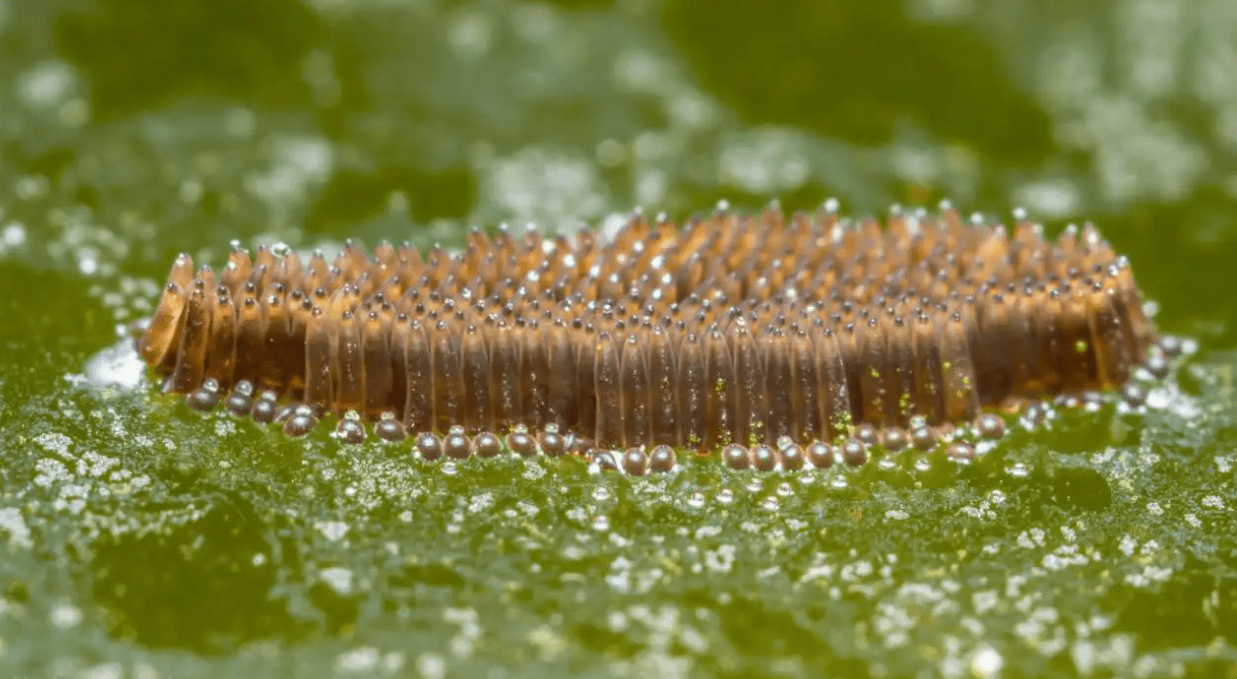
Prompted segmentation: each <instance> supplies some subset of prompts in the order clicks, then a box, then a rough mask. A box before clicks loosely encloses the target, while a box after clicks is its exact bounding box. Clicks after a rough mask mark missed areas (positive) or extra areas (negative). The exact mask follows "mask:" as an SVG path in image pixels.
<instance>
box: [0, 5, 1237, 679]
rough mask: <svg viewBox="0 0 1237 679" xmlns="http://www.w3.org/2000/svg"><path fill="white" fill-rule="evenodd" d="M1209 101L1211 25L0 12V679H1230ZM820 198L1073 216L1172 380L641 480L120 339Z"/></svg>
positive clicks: (989, 15)
mask: <svg viewBox="0 0 1237 679" xmlns="http://www.w3.org/2000/svg"><path fill="white" fill-rule="evenodd" d="M1235 74H1237V3H1234V2H1232V1H1231V0H1094V1H1088V2H1065V1H1062V0H1057V1H1052V2H1043V1H1040V0H1002V1H1001V2H982V1H981V0H872V1H867V2H857V1H853V0H803V1H799V2H795V1H792V0H766V1H765V2H762V3H755V2H744V1H733V2H732V1H729V0H725V1H722V0H558V1H552V2H523V1H516V0H478V1H476V2H466V1H463V0H405V1H396V0H263V1H262V2H252V1H250V0H209V1H208V0H175V1H171V0H165V1H163V2H156V1H147V0H93V1H91V0H0V289H3V290H4V291H5V292H4V294H3V295H0V309H2V310H3V312H4V313H3V316H0V318H2V320H0V346H3V351H4V355H3V360H2V362H0V676H3V677H44V676H48V677H84V678H85V677H88V678H91V679H112V678H116V679H119V678H120V677H134V678H141V679H147V678H153V677H218V676H251V677H267V676H272V677H273V676H286V677H293V676H295V677H302V676H304V677H331V676H340V677H404V676H409V677H418V676H419V677H426V678H427V679H438V678H440V677H492V678H494V679H500V678H503V677H522V676H536V677H590V676H631V677H679V676H683V677H687V676H718V677H740V676H743V677H747V676H760V677H794V676H838V677H851V676H855V677H865V676H870V677H903V676H908V677H909V676H914V677H931V676H943V677H953V678H961V677H987V676H992V677H996V676H1005V677H1022V676H1061V677H1075V676H1081V677H1090V676H1102V677H1108V676H1122V677H1125V676H1129V677H1153V676H1168V675H1178V676H1179V675H1189V676H1227V677H1230V678H1232V677H1237V669H1234V667H1237V651H1235V650H1234V643H1235V642H1237V521H1235V520H1234V513H1233V512H1234V505H1235V504H1237V493H1235V492H1234V474H1235V472H1234V465H1235V464H1237V407H1235V406H1234V368H1235V366H1237V351H1234V348H1237V341H1235V340H1237V337H1235V335H1234V332H1235V328H1237V298H1235V295H1234V289H1235V286H1234V283H1237V275H1235V274H1234V270H1235V269H1237V76H1235ZM829 196H836V197H838V198H839V199H840V200H841V201H842V205H843V207H844V210H845V211H847V212H850V213H857V214H866V213H881V212H883V211H884V210H885V209H887V207H888V206H889V205H890V204H891V203H901V204H905V205H928V206H931V205H935V204H936V202H937V201H939V200H940V199H942V198H945V197H948V198H950V199H952V200H953V201H954V203H955V204H956V205H958V206H959V207H960V208H962V209H963V210H966V211H971V210H978V211H982V212H984V213H985V214H988V215H994V216H996V217H997V218H1003V217H1004V216H1006V215H1008V214H1009V212H1010V210H1011V209H1012V208H1013V207H1014V206H1025V207H1026V208H1028V209H1029V210H1030V211H1031V213H1032V214H1033V215H1034V216H1035V217H1036V218H1038V219H1040V220H1042V221H1044V222H1046V223H1047V224H1049V226H1050V227H1051V228H1057V227H1059V226H1061V225H1062V224H1065V223H1067V222H1070V221H1080V220H1084V219H1093V220H1095V221H1096V222H1097V223H1098V224H1099V226H1100V227H1101V229H1102V230H1103V232H1104V233H1105V234H1106V236H1108V238H1109V239H1110V240H1111V241H1112V242H1113V243H1114V245H1115V246H1116V248H1117V249H1118V250H1119V251H1121V252H1124V253H1126V254H1128V255H1129V256H1130V258H1131V260H1132V261H1133V263H1134V267H1135V269H1134V270H1135V272H1136V275H1137V277H1138V280H1139V282H1140V284H1141V285H1142V287H1143V288H1144V290H1145V292H1146V294H1147V297H1148V298H1149V299H1150V300H1153V301H1154V302H1155V303H1156V304H1157V306H1158V309H1159V313H1158V315H1157V317H1156V319H1157V323H1158V324H1159V326H1160V327H1161V329H1163V330H1165V331H1167V332H1170V333H1173V334H1180V335H1185V336H1189V337H1191V338H1194V339H1195V340H1197V343H1198V346H1199V351H1198V352H1197V353H1196V354H1195V355H1194V356H1193V357H1191V358H1190V360H1189V361H1187V363H1186V365H1185V366H1183V367H1182V368H1181V369H1180V370H1179V371H1177V373H1176V374H1174V375H1173V376H1172V377H1171V378H1170V379H1169V380H1167V381H1166V382H1165V383H1163V384H1162V385H1160V386H1158V387H1157V388H1156V389H1154V390H1153V392H1152V395H1151V396H1152V397H1151V399H1150V406H1149V407H1148V408H1146V409H1143V410H1139V411H1133V410H1131V409H1129V408H1125V407H1118V406H1117V405H1116V404H1114V403H1112V402H1107V403H1106V404H1105V405H1104V406H1103V407H1102V408H1100V409H1099V410H1098V411H1097V412H1087V413H1077V412H1061V413H1058V417H1057V418H1056V419H1055V420H1054V421H1053V422H1052V423H1051V426H1050V427H1048V428H1047V429H1046V430H1040V431H1034V432H1027V431H1024V430H1023V429H1022V428H1020V427H1017V426H1015V427H1014V430H1013V432H1012V433H1011V435H1010V436H1009V437H1007V438H1006V439H1005V440H1004V441H1002V442H1001V443H1000V444H999V445H998V446H996V447H995V448H994V449H992V450H989V451H987V452H986V454H985V455H984V457H983V458H982V460H981V461H980V462H979V463H978V464H975V465H971V466H969V467H955V466H953V465H949V464H945V463H944V461H943V460H941V459H939V458H938V457H934V456H929V457H926V458H921V459H919V460H918V461H915V460H907V461H906V462H905V463H902V464H892V465H885V466H880V465H876V464H872V465H868V466H867V467H865V468H863V469H861V470H858V471H845V470H843V471H837V470H832V471H830V472H827V473H826V472H810V473H803V474H797V475H781V474H770V475H754V474H753V475H749V474H739V473H733V472H727V471H724V470H721V469H719V468H718V467H719V465H717V464H715V463H714V461H710V460H702V461H688V462H687V463H685V464H684V466H683V469H682V470H681V471H680V473H678V474H676V475H673V476H672V477H671V478H660V479H627V478H621V477H616V476H613V475H607V476H605V477H602V476H598V475H590V474H589V473H588V470H587V469H586V467H585V466H584V465H583V464H582V463H580V462H579V461H577V460H561V461H555V462H547V461H534V462H530V463H525V462H523V461H519V460H504V461H500V462H491V463H487V464H482V463H480V462H478V461H475V460H474V461H469V462H468V463H464V464H461V465H458V466H457V467H448V468H442V467H437V468H429V467H423V466H421V465H420V463H417V462H414V461H411V460H409V459H408V458H407V451H406V450H404V449H400V448H393V447H390V446H387V447H383V446H378V445H375V444H368V445H366V446H363V447H361V448H359V449H348V450H341V449H340V447H339V445H338V444H337V443H336V442H335V441H333V440H332V439H330V438H329V437H327V436H326V434H325V432H324V431H320V432H318V433H317V434H315V435H314V436H312V437H310V439H308V440H302V441H291V440H288V439H286V438H285V437H283V436H281V435H279V434H277V433H276V432H273V431H271V432H268V431H264V430H261V429H259V428H258V427H256V426H252V425H251V424H248V423H241V422H234V421H231V420H229V419H228V418H226V417H223V416H214V415H211V416H203V415H200V414H197V413H191V412H189V411H188V410H187V409H186V408H185V406H184V405H183V404H182V403H180V402H179V401H178V400H176V399H165V398H162V397H160V396H158V395H157V394H155V393H153V391H152V390H151V389H150V388H149V385H147V384H145V383H142V384H136V385H135V384H134V382H135V380H136V379H137V378H138V376H139V375H140V374H141V371H140V369H138V368H136V367H135V366H134V365H133V364H132V363H131V355H129V354H127V353H126V351H125V349H124V347H125V345H124V342H123V341H122V340H119V339H118V337H119V334H120V332H121V329H122V327H123V325H124V324H126V323H127V322H129V321H130V320H132V319H133V318H136V317H138V316H141V315H143V314H147V313H149V311H150V307H151V304H152V302H153V301H154V300H155V297H156V295H157V292H158V288H159V286H160V285H161V284H162V281H163V276H164V275H165V273H166V270H167V267H168V265H169V263H170V262H171V260H172V258H173V257H174V256H175V254H176V253H178V252H180V251H188V252H190V253H192V254H194V256H195V258H199V259H201V258H205V259H206V260H208V261H213V262H215V263H219V262H221V261H222V259H223V255H224V253H225V252H226V251H227V248H228V243H229V241H231V240H232V239H239V240H240V241H241V242H242V243H245V244H247V245H253V244H257V243H269V242H276V241H283V242H286V243H289V244H291V245H292V246H294V247H297V248H308V247H316V246H327V247H329V246H331V245H337V244H338V243H339V242H340V241H341V240H342V239H343V238H346V237H350V236H351V237H359V238H361V239H362V240H363V241H365V242H367V243H370V244H373V243H375V242H377V241H378V240H380V239H384V238H387V239H392V240H400V239H411V240H413V241H415V242H417V243H418V244H425V245H428V244H432V243H434V242H441V243H444V244H454V243H458V242H460V240H461V235H462V233H463V232H464V230H465V229H466V228H467V227H469V226H473V225H478V226H485V227H493V226H495V225H497V224H499V223H500V222H510V223H513V224H522V223H525V222H535V223H537V224H538V225H540V227H541V228H544V229H548V230H574V229H576V228H578V227H579V226H581V225H584V224H598V223H602V222H604V221H606V220H608V219H615V218H617V217H618V216H620V215H622V214H623V213H625V212H626V211H628V210H630V209H631V208H632V207H633V206H636V205H641V206H644V208H645V209H646V210H650V211H660V210H665V211H667V212H669V213H671V214H672V215H673V216H675V217H679V218H682V217H687V216H690V215H692V214H695V213H699V212H702V211H705V210H708V209H709V208H710V207H711V206H712V205H713V204H714V203H716V201H718V200H719V199H727V200H729V201H730V202H731V203H732V204H734V205H737V206H740V207H744V208H758V207H760V206H762V205H764V204H765V203H767V202H768V201H769V200H770V199H773V198H777V199H779V200H780V201H781V203H782V205H783V207H784V208H786V209H787V210H794V209H812V208H815V207H816V206H817V205H819V204H820V202H821V201H822V200H823V199H824V198H826V197H829ZM916 462H917V463H918V464H916Z"/></svg>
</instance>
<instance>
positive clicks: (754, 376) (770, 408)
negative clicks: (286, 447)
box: [137, 208, 1154, 473]
mask: <svg viewBox="0 0 1237 679" xmlns="http://www.w3.org/2000/svg"><path fill="white" fill-rule="evenodd" d="M1153 340H1154V330H1153V328H1152V326H1151V325H1150V323H1149V322H1148V319H1147V318H1146V316H1145V315H1144V314H1143V311H1142V304H1141V301H1140V298H1139V293H1138V290H1137V288H1136V287H1135V284H1134V278H1133V275H1132V273H1131V271H1130V266H1129V264H1128V263H1127V261H1126V260H1125V259H1124V258H1122V257H1119V256H1117V255H1116V254H1115V253H1114V252H1113V251H1112V249H1111V248H1110V247H1109V245H1108V244H1107V243H1106V242H1105V241H1104V240H1103V239H1102V238H1101V237H1100V235H1099V233H1098V232H1097V231H1096V230H1095V228H1094V227H1092V226H1090V225H1087V226H1085V227H1083V228H1082V229H1081V230H1079V229H1074V228H1070V229H1067V230H1066V231H1065V232H1064V233H1062V234H1061V236H1060V237H1059V238H1058V239H1057V240H1056V241H1055V242H1051V241H1047V240H1045V239H1044V237H1043V235H1042V230H1041V229H1040V228H1039V227H1038V226H1037V225H1034V224H1032V223H1030V222H1028V221H1026V220H1025V219H1020V220H1018V221H1017V222H1016V223H1015V224H1014V225H1013V228H1012V229H1007V228H1006V227H1004V226H1000V225H983V224H978V223H963V221H962V220H961V219H959V216H958V214H957V213H956V212H954V211H953V210H952V209H949V208H943V209H942V210H941V211H940V212H939V213H935V214H927V213H919V214H914V215H910V214H901V213H898V212H895V213H894V214H893V215H892V216H890V217H889V219H888V220H887V221H886V223H885V225H884V226H883V227H882V225H881V224H880V223H878V222H877V221H876V220H874V219H864V220H861V221H858V222H849V221H847V220H841V219H839V217H838V215H837V214H836V213H835V212H833V211H830V210H821V211H820V212H818V213H816V214H814V215H809V214H796V215H794V216H793V217H791V218H790V219H789V220H786V219H784V218H783V216H782V214H781V213H780V212H779V211H777V210H776V209H770V210H766V211H765V212H763V213H761V214H759V215H744V214H735V213H732V212H727V211H718V212H716V213H714V214H713V215H711V216H710V217H708V218H705V219H696V220H693V221H690V222H688V223H687V224H686V225H685V226H684V227H683V228H678V227H676V226H675V225H674V224H673V223H671V222H670V221H668V220H666V219H657V220H655V221H654V222H649V221H647V220H646V219H645V218H644V217H642V216H639V215H637V216H635V217H633V218H632V219H631V220H630V221H629V222H628V223H627V224H626V226H625V227H623V228H622V229H620V230H619V231H618V233H617V234H615V235H614V237H613V238H607V237H605V236H604V235H602V234H601V233H598V232H590V231H581V232H580V233H579V234H578V235H576V236H575V237H574V238H568V237H565V236H554V237H548V236H543V235H541V234H538V233H536V232H531V231H530V232H528V233H525V234H523V235H515V234H512V233H511V232H509V231H507V230H501V231H499V232H498V234H497V236H496V237H494V238H490V237H489V236H487V235H486V234H484V233H482V232H480V231H473V232H472V233H470V234H469V236H468V244H467V247H466V249H465V250H464V251H463V252H462V253H461V254H457V255H451V254H448V253H447V252H445V251H444V250H442V249H440V248H434V249H432V250H429V251H428V252H424V253H423V252H420V251H418V250H417V249H416V248H414V247H411V246H409V245H404V246H401V247H393V246H391V245H389V244H382V245H379V246H378V247H377V249H376V250H375V252H374V254H373V255H372V256H367V255H366V253H365V252H364V251H363V250H362V248H361V247H360V246H358V245H357V244H355V243H349V244H348V245H347V246H346V247H345V248H344V249H343V251H342V252H341V253H340V254H339V256H338V257H336V258H335V260H334V262H327V261H326V259H324V258H323V256H322V255H321V254H320V253H319V254H315V255H314V256H312V257H310V258H309V260H308V261H302V260H301V258H300V257H298V256H297V255H296V254H292V253H286V254H277V253H276V252H275V251H273V250H271V249H267V248H258V250H257V253H256V255H255V256H254V257H252V258H251V257H250V255H249V254H248V253H247V252H246V251H244V250H240V249H236V250H233V252H232V253H231V255H230V256H229V259H228V263H227V266H226V267H225V268H224V269H223V270H222V271H221V272H220V273H218V274H216V273H215V272H214V271H212V270H211V269H210V268H209V267H205V266H203V267H202V268H200V269H198V270H197V271H196V272H195V271H194V266H193V262H192V259H191V258H190V257H189V256H188V255H181V256H180V257H179V258H178V259H177V260H176V262H175V263H174V264H173V266H172V271H171V275H170V277H169V281H168V284H167V287H166V288H165V289H164V291H163V295H162V298H161V299H160V301H159V306H158V309H157V310H156V312H155V314H154V317H153V318H152V319H151V321H150V324H149V326H148V327H147V329H146V331H145V333H144V335H143V336H141V337H140V338H139V339H138V342H137V344H138V350H139V352H140V354H141V356H142V357H143V358H144V359H145V361H146V362H147V363H148V364H149V365H150V366H152V367H153V368H154V369H155V370H156V371H157V372H159V373H160V374H161V375H163V376H165V381H164V388H165V391H171V392H176V393H182V394H190V402H191V404H193V405H195V407H201V408H209V407H213V406H214V405H215V403H217V402H219V401H220V394H221V393H222V392H224V391H227V390H230V391H231V393H230V394H229V395H228V397H227V399H226V400H225V401H224V403H225V405H226V407H227V408H228V410H229V411H231V412H233V413H235V414H248V413H253V415H254V417H255V418H257V419H260V420H262V419H265V420H266V421H271V420H272V419H276V420H280V421H284V422H285V430H287V431H289V433H292V434H303V433H305V432H307V431H309V429H311V428H312V427H313V423H314V422H315V421H316V418H317V417H320V416H322V415H323V414H326V413H335V414H341V413H345V412H347V411H356V412H358V413H360V414H361V415H362V416H363V417H364V418H366V419H368V420H371V421H374V422H378V423H380V424H381V426H379V427H377V428H376V429H375V432H376V433H377V434H378V435H379V436H381V437H382V438H384V439H388V440H401V439H404V438H405V436H407V435H409V434H416V433H431V432H435V433H437V435H438V436H439V437H441V440H442V441H443V443H442V444H440V445H436V446H434V451H435V454H436V455H438V454H441V453H442V451H443V450H445V451H446V453H447V454H448V455H452V456H453V457H467V456H468V455H469V454H471V453H472V451H473V450H474V448H475V449H476V450H477V451H478V454H481V453H482V451H484V452H485V453H486V454H488V453H489V452H490V451H491V449H492V448H493V447H494V446H495V445H496V442H497V439H496V438H495V437H494V435H493V434H490V433H489V432H493V431H500V432H512V433H513V434H515V435H516V438H518V439H519V441H517V443H518V444H519V446H521V447H528V448H530V449H537V448H540V447H542V446H550V447H551V448H552V449H553V450H554V451H560V450H561V451H565V452H581V451H585V450H589V449H591V448H593V447H597V448H601V449H615V450H626V449H632V448H638V449H640V453H641V455H644V450H646V449H653V447H654V446H656V445H659V444H668V445H670V446H675V447H679V448H689V449H695V450H697V451H699V452H717V451H721V450H722V449H723V448H725V447H726V446H728V445H732V444H738V445H740V446H742V447H744V450H747V448H748V447H753V449H755V450H756V452H757V453H758V455H756V456H755V457H752V456H749V455H746V454H744V455H740V454H739V452H738V451H734V452H733V454H732V455H731V457H733V458H734V463H735V464H740V463H745V462H747V461H749V460H750V463H751V464H754V465H756V466H760V467H763V466H765V465H769V464H773V463H772V462H769V461H768V460H767V459H766V458H768V457H769V455H770V454H771V451H778V455H780V456H785V455H786V452H785V451H787V450H789V451H790V456H791V457H794V458H795V459H794V460H792V462H793V465H801V464H802V458H803V457H804V455H803V450H804V449H807V450H808V455H807V457H808V458H809V459H810V460H817V459H821V460H823V459H825V458H824V457H822V453H820V452H818V451H816V450H815V449H813V448H807V446H809V444H812V443H813V442H818V441H825V442H829V441H834V440H838V439H840V438H841V437H846V436H851V435H853V434H854V433H855V431H856V430H858V429H859V428H860V427H859V426H860V425H863V424H866V425H869V426H867V427H863V431H864V433H865V435H864V437H861V441H860V442H861V443H863V440H864V439H867V438H873V437H877V436H878V433H879V436H880V437H882V440H883V439H884V438H887V439H889V442H890V446H892V447H895V448H902V447H909V446H910V445H912V444H914V445H915V446H917V447H920V446H921V443H922V442H923V441H925V440H926V441H928V442H929V444H930V445H931V444H934V442H935V437H934V436H932V434H931V432H932V431H933V430H935V431H939V430H941V429H942V428H948V426H949V425H951V424H969V423H971V422H974V421H975V419H976V417H977V416H978V415H979V412H980V409H981V408H984V407H985V406H996V407H999V406H1002V405H1007V404H1009V403H1010V402H1012V401H1022V400H1034V399H1039V398H1044V397H1049V396H1053V395H1058V394H1063V393H1071V392H1082V391H1090V390H1099V389H1104V388H1109V387H1114V386H1120V385H1124V384H1125V383H1126V382H1127V380H1128V379H1129V377H1130V373H1131V371H1132V370H1133V369H1134V368H1135V367H1136V366H1138V365H1139V364H1140V363H1142V362H1143V361H1144V360H1145V359H1146V357H1147V355H1148V350H1149V348H1150V347H1151V345H1152V342H1153ZM276 404H278V406H277V405H276ZM343 421H344V422H348V423H349V424H347V425H343V426H344V428H345V429H346V430H347V431H342V432H341V436H342V437H343V438H345V439H346V440H363V439H364V429H363V428H362V427H360V426H359V423H358V422H356V421H355V420H353V419H346V420H343ZM998 422H999V419H998ZM984 428H985V432H987V431H988V430H993V431H995V430H996V428H997V423H994V422H991V421H985V422H984ZM513 430H514V431H513ZM521 432H528V433H521ZM544 433H548V434H549V436H546V435H543V434H544ZM478 434H480V436H478ZM472 437H476V438H472ZM508 438H509V439H510V437H508ZM525 439H527V440H525ZM435 440H440V439H435ZM426 441H428V439H418V442H417V446H418V447H421V446H422V445H423V444H424V445H426V446H428V445H429V444H428V443H426ZM474 441H476V443H474ZM794 443H797V444H801V445H802V446H803V448H799V447H797V446H794V445H792V444H794ZM760 444H768V445H769V446H770V447H771V448H765V447H763V446H761V447H760V448H754V447H755V446H757V445H760ZM440 446H441V447H440ZM796 451H798V452H797V457H796ZM663 453H664V449H659V450H658V451H657V454H656V455H654V457H653V458H652V460H653V461H652V462H651V463H650V462H649V461H648V458H646V457H641V456H639V455H635V454H632V455H631V457H630V459H628V458H624V461H623V463H622V464H623V465H626V466H632V467H634V468H638V469H639V471H640V473H644V471H645V470H646V469H653V470H654V471H656V470H659V469H660V467H663V466H666V463H665V460H664V459H663V458H664V457H665V455H664V454H663ZM559 454H561V453H559ZM616 454H617V453H616ZM658 456H660V457H658ZM670 460H671V462H670V463H669V464H670V465H671V466H672V465H673V454H671V455H670ZM831 463H832V460H831V459H830V460H828V462H825V463H824V464H831ZM786 464H791V463H786ZM814 464H816V466H821V464H820V463H816V462H814ZM743 466H747V465H746V464H743Z"/></svg>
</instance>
